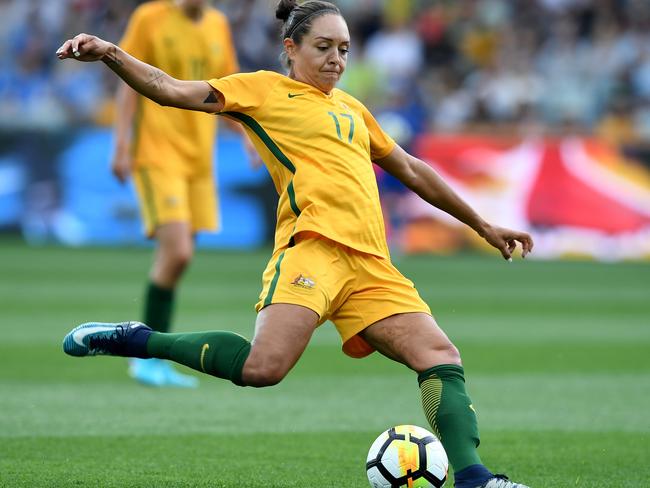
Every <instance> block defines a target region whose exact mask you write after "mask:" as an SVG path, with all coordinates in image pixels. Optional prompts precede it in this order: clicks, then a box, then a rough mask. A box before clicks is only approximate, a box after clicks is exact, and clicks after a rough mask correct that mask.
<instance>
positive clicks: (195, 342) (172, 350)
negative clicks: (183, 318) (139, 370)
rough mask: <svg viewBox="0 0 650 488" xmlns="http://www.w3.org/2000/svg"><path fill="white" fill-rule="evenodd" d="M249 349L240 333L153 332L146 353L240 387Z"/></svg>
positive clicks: (249, 345)
mask: <svg viewBox="0 0 650 488" xmlns="http://www.w3.org/2000/svg"><path fill="white" fill-rule="evenodd" d="M250 350H251V343H250V342H248V341H247V340H246V339H244V338H243V337H242V336H240V335H239V334H235V333H234V332H226V331H212V332H190V333H187V334H182V333H178V334H165V333H161V332H153V333H152V334H151V335H150V336H149V340H148V342H147V353H148V354H149V355H150V356H151V357H154V358H159V359H171V360H172V361H175V362H177V363H180V364H184V365H185V366H189V367H190V368H192V369H195V370H197V371H201V372H202V373H207V374H210V375H212V376H216V377H218V378H224V379H227V380H230V381H232V382H233V383H234V384H236V385H239V386H244V384H243V383H242V370H243V369H244V363H245V362H246V358H247V357H248V353H249V352H250Z"/></svg>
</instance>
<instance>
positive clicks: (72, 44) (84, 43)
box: [56, 34, 112, 62]
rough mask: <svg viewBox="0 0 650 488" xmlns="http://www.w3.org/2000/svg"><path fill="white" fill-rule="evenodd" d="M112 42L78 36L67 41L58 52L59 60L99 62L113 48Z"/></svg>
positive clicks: (87, 36)
mask: <svg viewBox="0 0 650 488" xmlns="http://www.w3.org/2000/svg"><path fill="white" fill-rule="evenodd" d="M111 46H112V44H111V43H110V42H107V41H104V40H103V39H100V38H99V37H96V36H91V35H90V34H78V35H76V36H74V37H73V38H72V39H68V40H67V41H65V42H64V43H63V44H62V45H61V47H60V48H59V49H57V50H56V56H57V57H58V58H59V59H68V58H72V59H76V60H77V61H86V62H90V61H99V60H100V59H102V58H103V57H104V55H105V54H106V53H107V52H108V50H109V49H110V48H111Z"/></svg>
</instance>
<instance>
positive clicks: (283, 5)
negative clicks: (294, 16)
mask: <svg viewBox="0 0 650 488" xmlns="http://www.w3.org/2000/svg"><path fill="white" fill-rule="evenodd" d="M297 6H298V1H297V0H280V1H279V2H278V7H277V8H276V9H275V17H276V18H278V19H280V20H281V21H283V22H286V21H287V19H288V18H289V15H291V12H293V10H294V9H295V8H296V7H297Z"/></svg>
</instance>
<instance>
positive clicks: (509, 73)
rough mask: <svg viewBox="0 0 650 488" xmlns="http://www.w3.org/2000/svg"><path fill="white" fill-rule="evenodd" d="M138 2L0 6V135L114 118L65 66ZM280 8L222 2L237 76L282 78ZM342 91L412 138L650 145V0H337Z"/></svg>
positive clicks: (253, 1) (73, 67)
mask: <svg viewBox="0 0 650 488" xmlns="http://www.w3.org/2000/svg"><path fill="white" fill-rule="evenodd" d="M139 3H142V2H138V1H135V0H0V18H1V19H2V22H1V23H0V128H4V129H15V128H25V127H26V128H39V129H60V128H61V127H67V126H70V125H86V124H90V123H94V124H100V125H108V124H110V123H111V121H112V116H113V114H112V110H113V108H112V107H113V105H112V97H113V93H114V90H115V84H116V80H115V78H114V77H113V76H112V75H110V74H109V73H108V71H107V70H104V69H101V68H99V67H94V66H88V65H84V64H81V63H71V62H68V63H61V62H58V61H57V60H56V57H55V56H54V51H55V50H56V48H57V47H58V46H59V45H60V44H61V42H62V41H63V40H64V39H66V38H68V37H70V36H71V35H73V34H75V33H78V32H89V33H94V34H97V35H99V36H102V37H104V38H105V39H108V40H111V41H113V42H117V41H118V40H119V39H120V37H121V34H122V32H123V29H124V27H125V24H126V22H127V20H128V17H129V14H130V13H131V11H132V10H133V8H135V6H137V5H138V4H139ZM275 3H276V2H275V1H273V0H223V1H215V2H213V4H214V5H215V6H216V7H218V8H220V9H222V10H223V11H225V12H226V13H227V15H228V17H229V18H230V20H231V23H232V27H233V33H234V37H235V42H236V46H237V50H238V55H239V57H240V62H241V65H242V69H243V70H244V71H252V70H257V69H273V70H282V66H281V65H280V62H279V53H280V47H281V44H280V39H279V22H278V21H276V20H275V19H274V15H273V7H274V5H275ZM335 3H337V4H338V5H339V6H340V7H341V9H342V10H343V12H344V14H345V16H346V18H347V20H348V23H349V26H350V30H351V35H352V50H351V55H350V61H349V65H348V71H347V73H346V75H345V78H344V80H343V82H342V87H343V88H344V89H346V90H348V91H350V92H351V93H353V94H354V95H355V96H357V97H358V98H360V99H362V100H363V101H364V102H366V103H367V104H368V105H369V106H370V107H371V108H372V109H373V110H374V111H375V112H377V113H379V114H380V116H381V118H382V124H385V125H386V126H387V128H389V130H391V131H392V133H393V134H395V136H396V137H397V138H398V139H400V141H401V142H403V143H404V144H408V142H409V141H410V140H411V138H412V137H413V136H415V135H417V134H419V133H422V132H425V131H437V132H439V131H461V130H465V131H468V130H472V131H479V130H480V131H483V130H489V131H508V132H512V131H516V132H517V133H521V132H522V131H529V130H536V131H547V132H559V133H566V132H567V131H570V132H579V133H597V134H599V135H600V136H602V137H605V138H608V139H609V140H611V141H612V142H614V143H617V144H619V145H622V146H625V147H629V148H637V149H639V150H640V151H641V152H643V150H644V148H645V147H646V146H648V145H650V2H649V1H648V0H340V1H337V2H335Z"/></svg>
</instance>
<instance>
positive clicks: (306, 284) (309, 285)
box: [291, 274, 316, 290]
mask: <svg viewBox="0 0 650 488" xmlns="http://www.w3.org/2000/svg"><path fill="white" fill-rule="evenodd" d="M291 284H292V285H293V286H297V287H298V288H304V289H306V290H311V289H313V288H314V287H315V286H316V282H315V281H314V280H312V279H311V278H308V277H306V276H303V275H302V274H299V275H298V276H296V277H295V278H294V280H293V281H292V282H291Z"/></svg>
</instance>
